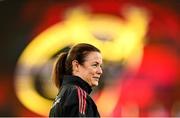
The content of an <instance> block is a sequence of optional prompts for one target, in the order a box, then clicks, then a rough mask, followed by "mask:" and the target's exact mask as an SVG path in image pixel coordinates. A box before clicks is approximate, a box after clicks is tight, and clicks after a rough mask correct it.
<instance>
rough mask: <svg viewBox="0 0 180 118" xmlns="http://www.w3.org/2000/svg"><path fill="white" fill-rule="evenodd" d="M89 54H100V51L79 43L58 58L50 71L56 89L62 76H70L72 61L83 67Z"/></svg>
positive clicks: (60, 82)
mask: <svg viewBox="0 0 180 118" xmlns="http://www.w3.org/2000/svg"><path fill="white" fill-rule="evenodd" d="M90 52H100V50H99V49H98V48H96V47H95V46H93V45H90V44H86V43H79V44H77V45H75V46H73V47H72V48H71V49H70V50H69V52H63V53H61V54H60V55H59V56H58V58H57V60H56V62H55V65H54V67H53V71H52V79H53V81H54V83H55V85H56V87H57V88H60V86H61V84H62V81H63V76H64V75H72V61H73V60H77V61H78V63H79V64H81V65H83V63H84V61H85V58H86V56H87V55H88V54H89V53H90Z"/></svg>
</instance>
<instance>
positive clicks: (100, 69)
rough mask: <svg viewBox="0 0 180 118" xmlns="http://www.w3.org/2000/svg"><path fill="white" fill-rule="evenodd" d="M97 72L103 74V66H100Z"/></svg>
mask: <svg viewBox="0 0 180 118" xmlns="http://www.w3.org/2000/svg"><path fill="white" fill-rule="evenodd" d="M97 73H98V74H99V75H101V74H102V73H103V71H102V68H101V67H99V68H98V69H97Z"/></svg>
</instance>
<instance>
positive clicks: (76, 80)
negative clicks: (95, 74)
mask: <svg viewBox="0 0 180 118" xmlns="http://www.w3.org/2000/svg"><path fill="white" fill-rule="evenodd" d="M66 84H75V85H77V86H79V87H81V88H82V89H83V90H85V91H86V92H87V93H88V94H90V93H91V91H92V88H91V86H90V85H89V84H88V83H87V82H85V81H84V80H83V79H81V78H80V77H78V76H72V75H64V77H63V82H62V85H66Z"/></svg>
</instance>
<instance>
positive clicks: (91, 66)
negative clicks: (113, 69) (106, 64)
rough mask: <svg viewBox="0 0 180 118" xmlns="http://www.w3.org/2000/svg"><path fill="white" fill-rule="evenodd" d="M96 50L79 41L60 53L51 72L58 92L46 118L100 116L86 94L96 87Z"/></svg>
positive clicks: (99, 60)
mask: <svg viewBox="0 0 180 118" xmlns="http://www.w3.org/2000/svg"><path fill="white" fill-rule="evenodd" d="M101 65H102V56H101V53H100V50H99V49H97V48H96V47H94V46H93V45H90V44H85V43H80V44H77V45H75V46H74V47H72V48H71V49H70V51H69V52H66V53H61V54H60V56H59V57H58V58H57V61H56V63H55V65H54V68H53V71H52V79H53V81H54V83H55V85H56V87H57V88H58V89H59V93H58V95H57V96H56V99H55V101H54V103H53V106H52V108H51V110H50V114H49V116H50V117H58V116H61V117H65V116H69V117H70V116H76V117H78V116H79V117H100V115H99V112H98V110H97V107H96V104H95V103H94V101H93V100H92V98H91V97H90V96H89V94H90V93H91V91H92V89H91V87H93V86H98V82H99V79H100V76H101V74H102V68H101Z"/></svg>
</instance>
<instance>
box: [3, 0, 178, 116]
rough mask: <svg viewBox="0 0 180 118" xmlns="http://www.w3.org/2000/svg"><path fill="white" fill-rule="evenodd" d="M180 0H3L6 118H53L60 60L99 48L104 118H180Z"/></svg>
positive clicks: (98, 96) (96, 94)
mask: <svg viewBox="0 0 180 118" xmlns="http://www.w3.org/2000/svg"><path fill="white" fill-rule="evenodd" d="M179 8H180V1H179V0H171V1H169V0H138V1H137V0H101V1H98V0H18V1H9V0H0V16H1V17H0V30H1V32H0V41H1V43H0V51H1V55H0V90H1V92H0V116H18V117H20V116H48V113H49V109H50V107H51V105H52V101H53V99H54V98H55V96H56V94H57V89H56V88H55V87H54V85H53V84H52V82H51V80H50V74H51V69H52V65H53V62H54V59H55V58H56V56H57V54H58V53H60V52H62V51H67V50H68V49H69V48H70V47H71V46H72V45H74V44H76V43H79V42H85V43H90V44H93V45H96V46H97V47H98V48H99V49H100V50H101V51H102V55H103V58H104V59H103V60H104V65H103V72H104V74H103V76H102V77H101V80H100V85H99V86H98V87H97V88H94V91H93V93H92V94H91V96H92V97H93V99H94V100H95V102H96V104H97V106H98V109H99V111H100V114H101V116H112V117H115V116H119V117H120V116H123V117H124V116H134V117H141V116H143V117H151V116H157V117H172V116H173V117H178V116H179V117H180V63H179V61H178V60H179V56H180V13H179V12H180V9H179Z"/></svg>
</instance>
